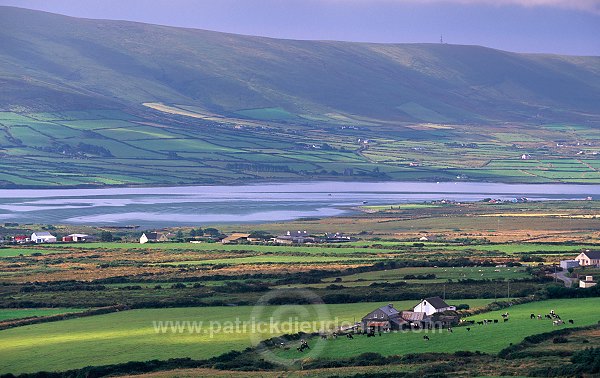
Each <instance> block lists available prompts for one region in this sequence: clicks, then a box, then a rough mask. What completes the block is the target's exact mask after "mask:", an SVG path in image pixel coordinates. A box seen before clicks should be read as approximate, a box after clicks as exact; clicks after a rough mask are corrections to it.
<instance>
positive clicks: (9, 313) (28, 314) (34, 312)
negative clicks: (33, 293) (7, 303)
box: [0, 308, 83, 321]
mask: <svg viewBox="0 0 600 378" xmlns="http://www.w3.org/2000/svg"><path fill="white" fill-rule="evenodd" d="M79 311H83V309H81V308H18V309H6V308H2V309H0V321H3V320H13V319H22V318H32V317H38V316H48V315H58V314H66V313H68V312H79Z"/></svg>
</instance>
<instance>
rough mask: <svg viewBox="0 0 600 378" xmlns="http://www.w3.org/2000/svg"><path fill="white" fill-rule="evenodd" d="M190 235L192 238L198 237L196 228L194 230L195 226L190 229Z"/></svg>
mask: <svg viewBox="0 0 600 378" xmlns="http://www.w3.org/2000/svg"><path fill="white" fill-rule="evenodd" d="M190 237H192V238H195V237H196V230H194V229H193V228H192V229H191V230H190Z"/></svg>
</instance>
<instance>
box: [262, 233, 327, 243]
mask: <svg viewBox="0 0 600 378" xmlns="http://www.w3.org/2000/svg"><path fill="white" fill-rule="evenodd" d="M273 241H274V242H275V243H279V244H304V243H314V242H315V241H316V239H315V238H314V237H312V236H310V235H309V234H308V232H306V231H297V232H290V231H288V232H287V233H286V234H285V235H280V236H277V237H275V239H273Z"/></svg>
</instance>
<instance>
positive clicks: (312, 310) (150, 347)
mask: <svg viewBox="0 0 600 378" xmlns="http://www.w3.org/2000/svg"><path fill="white" fill-rule="evenodd" d="M490 301H491V300H479V299H476V300H471V299H469V300H459V301H449V302H450V303H451V304H459V303H468V304H470V305H471V306H473V307H476V306H483V305H485V304H487V303H489V302H490ZM384 304H386V303H354V304H333V305H320V306H268V307H264V308H261V309H262V311H259V312H260V313H259V314H258V316H257V317H256V319H257V320H268V319H269V317H271V316H273V317H274V318H275V319H276V323H277V324H280V323H285V324H290V323H289V322H288V320H287V319H288V318H289V317H292V318H293V317H295V316H302V317H301V320H303V321H304V320H306V321H315V320H331V319H333V318H335V317H337V318H338V319H339V321H346V322H348V321H350V322H352V321H354V320H355V319H359V318H360V317H362V316H363V315H364V314H366V313H368V312H370V311H371V310H373V309H374V308H376V307H379V306H382V305H384ZM394 304H395V306H396V307H397V308H409V307H410V306H413V305H415V304H416V303H415V301H403V302H394ZM303 311H306V313H305V314H304V315H301V314H302V312H303ZM252 316H253V307H250V306H239V307H204V308H166V309H143V310H131V311H124V312H119V313H112V314H106V315H97V316H91V317H85V318H78V319H71V320H64V321H59V322H52V323H43V324H36V325H31V326H25V327H18V328H13V329H8V330H4V331H0V337H1V338H2V343H0V353H1V355H2V358H1V359H0V373H8V372H11V373H23V372H35V371H42V370H45V371H63V370H67V369H74V368H80V367H84V366H88V365H104V364H112V363H119V362H126V361H146V360H152V359H167V358H172V357H191V358H195V359H203V358H208V357H212V356H216V355H219V354H221V353H224V352H228V351H230V350H232V349H234V350H241V349H244V348H246V347H248V346H250V345H252V342H251V338H250V334H249V333H248V331H249V330H250V328H248V329H247V331H246V332H243V329H241V328H240V330H241V332H239V333H233V334H232V333H227V334H226V333H223V332H222V333H214V334H213V337H211V335H210V333H209V330H210V329H211V327H210V323H209V322H210V321H220V322H226V321H231V322H235V321H236V319H238V318H239V319H240V320H241V321H248V320H250V319H251V317H252ZM178 320H179V321H186V320H188V321H203V322H204V323H203V326H202V328H201V331H200V333H189V332H187V331H186V332H183V333H175V334H173V333H170V332H168V333H164V334H163V333H156V332H155V330H154V326H153V323H152V322H153V321H178ZM222 324H224V323H222ZM212 329H213V330H216V328H215V327H213V328H212ZM283 330H284V331H285V329H283ZM205 331H206V332H205ZM285 333H290V332H285ZM270 336H275V335H269V334H264V335H263V336H262V337H263V338H267V337H270ZM259 338H260V337H259ZM124 351H126V352H127V353H124ZM31 361H36V363H35V365H32V364H31Z"/></svg>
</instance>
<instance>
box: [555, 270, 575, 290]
mask: <svg viewBox="0 0 600 378" xmlns="http://www.w3.org/2000/svg"><path fill="white" fill-rule="evenodd" d="M566 273H569V272H568V271H566V270H563V271H561V272H556V273H554V274H551V275H550V276H551V277H553V278H557V279H559V280H561V281H562V282H564V283H565V286H566V287H571V285H572V284H573V281H574V279H573V278H570V277H567V276H566Z"/></svg>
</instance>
